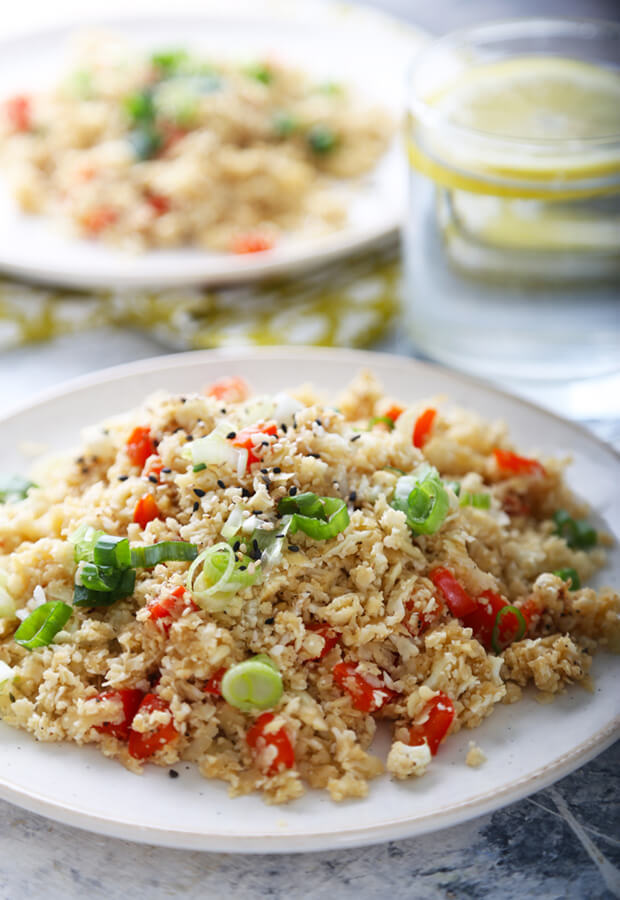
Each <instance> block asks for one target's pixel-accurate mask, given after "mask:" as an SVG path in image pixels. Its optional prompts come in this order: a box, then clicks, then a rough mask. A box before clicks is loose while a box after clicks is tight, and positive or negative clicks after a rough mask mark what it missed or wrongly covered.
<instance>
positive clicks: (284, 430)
mask: <svg viewBox="0 0 620 900" xmlns="http://www.w3.org/2000/svg"><path fill="white" fill-rule="evenodd" d="M280 428H281V429H282V431H283V432H284V434H286V432H287V431H288V428H287V427H286V425H285V424H284V422H282V424H281V425H280Z"/></svg>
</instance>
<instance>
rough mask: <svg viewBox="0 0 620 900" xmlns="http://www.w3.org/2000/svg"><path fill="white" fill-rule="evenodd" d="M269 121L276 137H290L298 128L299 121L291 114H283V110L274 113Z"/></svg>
mask: <svg viewBox="0 0 620 900" xmlns="http://www.w3.org/2000/svg"><path fill="white" fill-rule="evenodd" d="M271 121H272V124H273V130H274V131H275V133H276V134H277V135H278V137H282V138H287V137H290V136H291V135H292V134H294V133H295V132H296V131H297V129H298V128H299V121H298V119H297V117H296V116H294V115H293V114H292V113H289V112H284V111H283V110H280V111H279V112H276V113H274V114H273V119H272V120H271Z"/></svg>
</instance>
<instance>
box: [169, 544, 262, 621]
mask: <svg viewBox="0 0 620 900" xmlns="http://www.w3.org/2000/svg"><path fill="white" fill-rule="evenodd" d="M251 562H252V560H250V559H249V557H243V558H242V559H241V560H237V556H236V554H235V551H234V550H233V548H232V547H231V546H230V544H227V543H226V542H225V541H220V542H219V543H218V544H214V545H213V546H212V547H207V549H206V550H203V551H202V553H199V554H198V556H197V557H196V559H195V560H194V561H193V563H192V564H191V566H190V567H189V572H188V573H187V579H186V586H187V589H188V590H189V591H190V592H191V594H192V597H193V598H194V600H195V602H196V603H197V604H198V605H199V606H201V607H202V608H203V609H208V610H210V611H211V612H221V611H222V610H224V609H226V607H227V606H228V604H229V603H230V600H231V598H232V596H233V595H234V594H235V593H236V592H237V591H240V590H242V589H243V588H246V587H251V586H252V585H253V584H255V583H256V581H257V580H258V578H259V577H260V574H261V572H260V566H259V564H258V563H255V565H254V570H253V571H249V565H250V563H251ZM199 570H200V571H199ZM197 573H198V574H197Z"/></svg>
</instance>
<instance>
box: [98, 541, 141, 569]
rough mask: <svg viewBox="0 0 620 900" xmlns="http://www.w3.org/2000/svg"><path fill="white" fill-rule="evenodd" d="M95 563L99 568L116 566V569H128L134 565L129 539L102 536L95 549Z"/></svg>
mask: <svg viewBox="0 0 620 900" xmlns="http://www.w3.org/2000/svg"><path fill="white" fill-rule="evenodd" d="M93 562H94V563H96V565H98V566H114V568H116V569H128V568H129V566H131V565H133V563H132V561H131V550H130V549H129V541H128V540H127V538H120V537H114V535H111V534H101V535H100V536H99V537H98V538H97V540H96V541H95V545H94V547H93Z"/></svg>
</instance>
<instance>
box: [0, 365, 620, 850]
mask: <svg viewBox="0 0 620 900" xmlns="http://www.w3.org/2000/svg"><path fill="white" fill-rule="evenodd" d="M363 367H370V368H372V369H373V370H374V371H375V372H376V373H377V374H378V376H379V377H380V378H381V380H382V381H383V384H384V385H385V388H386V390H387V391H388V392H390V393H391V394H393V395H395V396H396V397H400V398H402V399H403V400H405V401H412V400H414V399H417V398H420V397H425V396H429V395H434V394H436V393H445V394H447V395H449V396H450V397H451V398H453V399H454V400H455V401H458V402H459V403H461V404H465V405H467V406H468V407H470V408H472V409H474V410H477V411H479V412H480V413H482V414H483V415H485V416H489V417H501V418H505V419H506V420H507V421H508V422H509V423H510V424H511V426H512V432H513V434H514V437H515V439H516V441H517V442H518V443H519V445H520V446H521V447H523V448H524V450H526V451H527V450H530V449H531V450H533V449H540V450H541V451H543V452H553V453H559V454H564V453H572V455H573V456H574V460H575V462H574V465H573V466H572V468H571V470H570V476H569V480H570V482H571V484H572V485H573V487H574V488H575V489H576V490H577V491H580V492H581V493H586V494H587V496H588V499H589V500H590V502H591V503H592V506H593V508H594V509H596V510H597V511H598V512H599V514H600V516H601V517H602V518H603V519H604V520H605V521H606V523H607V526H608V528H609V529H610V530H612V531H613V532H614V533H615V534H616V536H618V535H620V478H619V477H618V475H619V474H620V471H619V469H620V467H619V460H618V457H617V456H616V455H615V454H614V452H613V451H612V450H611V449H610V448H609V447H607V446H606V445H604V444H602V443H599V442H598V441H597V440H596V439H595V438H594V437H592V436H591V435H590V434H588V433H587V432H586V431H584V430H582V429H580V428H578V427H576V426H575V425H572V424H569V423H568V422H565V421H563V420H561V419H559V418H555V417H554V416H552V415H550V414H549V413H546V412H543V411H542V410H540V409H538V408H536V407H533V406H530V405H528V404H527V403H525V402H523V401H521V400H517V399H515V398H513V397H510V396H508V395H506V394H502V393H500V392H498V391H495V390H493V389H491V388H489V387H487V386H485V385H483V384H482V383H479V382H476V381H473V380H470V379H468V378H467V377H465V376H463V375H454V374H452V373H450V372H448V371H446V370H444V369H440V368H435V367H431V366H427V365H423V364H421V363H418V362H414V361H412V360H407V359H402V358H398V357H390V356H384V355H382V354H371V353H360V352H355V351H342V350H340V351H339V350H332V351H327V350H310V349H309V350H301V349H294V350H293V349H289V350H287V349H276V350H274V349H269V350H265V351H264V352H260V351H258V352H257V351H253V352H249V353H238V352H231V353H226V352H215V351H212V352H208V351H207V352H199V353H188V354H183V355H179V356H169V357H164V358H160V359H153V360H146V361H144V362H138V363H133V364H130V365H126V366H120V367H118V368H115V369H109V370H107V371H104V372H102V373H99V374H96V375H92V376H88V377H86V378H81V379H78V380H76V381H73V382H71V383H69V384H68V385H67V386H66V387H65V388H64V389H63V388H61V389H59V390H55V391H53V392H51V393H48V394H47V395H46V396H45V397H43V398H42V399H41V400H40V401H39V402H37V403H35V404H34V405H32V406H29V407H27V408H25V409H21V410H20V411H18V412H15V413H14V414H12V415H9V416H7V417H5V418H4V419H3V420H2V421H1V423H0V424H1V430H2V444H1V451H0V471H20V470H21V471H24V468H25V465H26V464H25V461H24V457H23V456H22V455H21V454H20V451H19V449H18V445H19V444H20V443H22V442H24V441H35V442H40V441H41V440H45V441H46V442H47V444H48V446H49V448H50V449H52V450H56V449H61V448H68V447H71V446H73V445H74V444H76V443H77V441H78V437H79V430H80V429H81V428H82V427H84V426H85V425H89V424H94V423H95V422H97V421H99V420H100V419H101V418H103V417H106V416H109V415H113V414H115V413H117V412H120V411H121V410H122V409H127V408H129V407H131V406H132V405H136V404H138V403H139V402H140V401H141V400H142V399H143V397H144V396H145V395H146V394H148V393H149V392H151V391H154V390H157V389H160V388H166V389H170V390H172V391H191V390H200V389H201V388H202V387H203V386H204V385H205V384H208V383H209V382H210V381H212V380H214V379H215V378H216V377H219V376H221V375H226V374H240V375H242V376H243V377H244V378H246V379H247V380H248V381H249V382H250V383H251V384H252V385H253V386H254V388H255V389H256V390H257V391H259V392H262V391H265V392H271V391H277V390H282V389H283V388H284V387H287V386H292V385H294V384H300V383H302V382H305V381H312V382H314V384H315V385H316V386H317V387H319V388H321V389H328V390H330V391H334V392H335V391H337V390H340V388H342V387H344V385H345V384H346V383H347V381H348V380H349V379H350V378H351V376H352V375H353V374H354V373H355V372H356V371H358V370H359V369H361V368H363ZM602 581H603V582H605V583H614V584H615V585H619V584H620V552H619V551H618V548H617V547H616V548H614V549H613V550H612V551H611V552H610V563H609V566H608V568H607V569H606V570H605V572H604V573H603V577H602ZM619 669H620V662H619V661H618V658H617V657H616V658H614V657H611V656H606V655H599V656H597V657H595V663H594V677H595V680H596V690H595V692H594V693H593V694H589V693H587V692H586V691H584V690H583V689H581V688H579V687H576V688H574V689H571V690H568V691H567V692H566V693H565V694H564V695H562V696H561V697H559V698H558V699H557V701H556V702H555V703H553V704H552V705H550V706H540V705H539V704H538V703H536V702H535V701H534V699H533V698H532V697H526V698H525V699H524V700H523V701H522V702H521V703H519V704H518V705H517V706H500V707H499V708H498V709H497V710H496V712H494V713H493V715H492V716H491V718H490V719H487V720H486V721H485V722H484V723H483V725H482V726H481V727H480V728H479V729H477V730H476V731H474V732H471V731H469V732H467V731H466V732H461V733H460V734H458V735H456V736H455V737H453V738H451V739H450V740H449V741H448V742H447V743H446V744H444V745H443V747H442V750H441V753H440V754H439V755H438V756H437V757H436V758H435V760H434V761H433V765H432V767H431V768H430V770H429V772H428V773H427V775H425V776H424V778H422V779H419V780H418V779H413V780H411V781H410V782H405V783H403V782H395V781H391V780H390V779H389V778H388V777H387V776H384V777H381V778H379V779H377V780H375V781H374V782H372V783H371V786H370V794H369V796H368V797H367V798H366V799H365V800H358V801H349V802H345V803H342V804H334V803H332V802H331V801H330V800H329V799H328V798H327V797H326V796H324V795H323V794H319V793H317V792H311V793H309V794H307V795H306V796H305V797H303V798H302V799H300V800H298V801H296V802H294V803H292V804H290V805H288V806H286V807H273V806H266V805H265V803H264V802H263V801H262V800H261V799H260V797H258V796H249V797H243V798H238V799H235V800H231V799H229V798H228V796H227V793H226V787H225V786H224V785H223V784H221V783H219V782H208V781H205V780H204V779H202V778H200V776H199V775H198V774H197V772H196V771H195V770H194V768H193V767H190V766H186V765H185V764H179V765H177V766H176V767H175V768H176V769H177V771H179V773H180V777H179V778H177V779H174V780H172V779H170V778H169V777H168V773H167V770H165V769H160V768H157V767H155V766H152V767H148V766H147V771H146V773H145V774H144V775H143V776H142V777H138V776H135V775H131V774H130V773H129V772H127V771H126V770H125V769H123V768H122V766H120V765H119V764H118V763H116V762H113V761H111V760H109V759H105V758H104V757H102V756H100V754H99V753H98V752H97V751H96V750H95V749H94V748H92V747H83V748H79V747H76V746H70V745H63V744H40V743H36V742H35V741H34V740H33V739H32V737H31V736H30V735H27V734H25V733H22V732H18V731H15V730H13V729H11V728H9V727H8V726H0V795H1V796H2V797H4V798H6V799H7V800H10V801H12V802H14V803H16V804H18V805H20V806H24V807H26V808H27V809H30V810H33V811H34V812H38V813H42V814H43V815H46V816H50V817H51V818H54V819H58V820H59V821H62V822H66V823H68V824H71V825H77V826H82V827H85V828H88V829H91V830H93V831H98V832H101V833H103V834H109V835H114V836H116V837H120V838H126V839H129V840H136V841H146V842H149V843H153V844H164V845H169V846H176V847H186V848H198V849H208V850H220V851H227V852H235V851H238V852H242V851H243V852H281V851H288V852H292V851H302V850H318V849H324V848H325V849H326V848H334V847H345V846H353V845H360V844H365V843H372V842H377V841H382V840H388V839H393V838H401V837H406V836H410V835H415V834H421V833H423V832H427V831H431V830H433V829H437V828H441V827H444V826H447V825H453V824H455V823H457V822H460V821H463V820H465V819H468V818H471V817H473V816H476V815H479V814H481V813H483V812H488V811H489V810H492V809H496V808H497V807H500V806H503V805H505V804H507V803H511V802H513V801H515V800H518V799H519V798H520V797H524V796H525V795H527V794H530V793H532V792H533V791H535V790H538V789H540V788H542V787H544V786H545V785H547V784H549V783H551V782H552V781H554V780H556V779H558V778H560V777H561V776H563V775H566V774H567V773H568V772H570V771H571V770H572V769H574V768H576V767H577V766H579V765H581V764H583V763H584V762H586V761H587V760H589V759H591V758H592V757H593V756H595V755H596V754H597V753H599V752H600V751H601V750H603V749H604V748H605V747H607V746H608V745H609V744H611V743H612V741H613V740H614V738H615V737H617V736H618V735H619V734H620V695H619V694H618V688H617V678H618V672H619ZM472 738H474V739H475V740H476V742H478V743H479V745H480V746H481V747H482V748H483V750H484V752H485V753H486V755H487V757H488V761H487V762H486V763H485V764H484V765H483V766H481V767H480V768H479V769H471V768H469V767H467V766H466V765H465V755H466V752H467V747H468V741H470V740H471V739H472ZM379 744H381V741H379ZM386 746H387V745H384V746H383V747H381V746H379V747H377V750H378V751H379V752H380V751H381V750H382V749H383V750H385V749H386Z"/></svg>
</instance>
